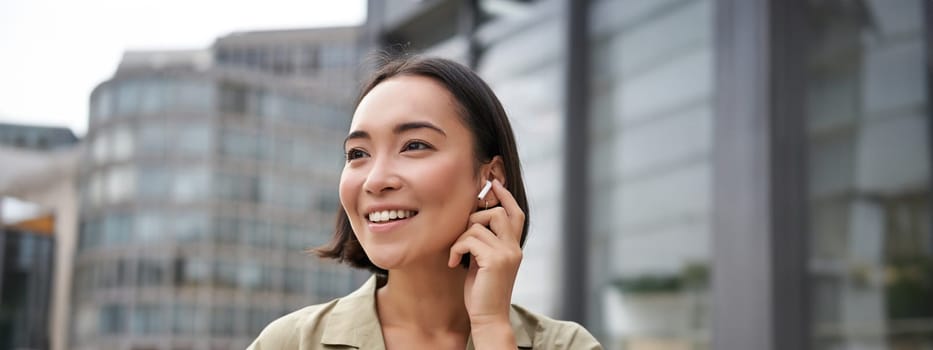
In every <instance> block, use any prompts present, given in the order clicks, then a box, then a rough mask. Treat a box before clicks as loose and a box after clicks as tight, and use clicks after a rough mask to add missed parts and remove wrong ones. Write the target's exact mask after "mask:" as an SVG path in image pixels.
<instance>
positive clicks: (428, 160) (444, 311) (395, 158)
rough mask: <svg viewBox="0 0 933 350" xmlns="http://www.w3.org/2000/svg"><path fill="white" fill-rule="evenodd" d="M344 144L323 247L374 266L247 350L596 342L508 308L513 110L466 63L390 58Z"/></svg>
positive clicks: (513, 253)
mask: <svg viewBox="0 0 933 350" xmlns="http://www.w3.org/2000/svg"><path fill="white" fill-rule="evenodd" d="M344 149H345V151H346V165H345V167H344V170H343V174H342V175H341V178H340V203H341V206H342V211H341V212H340V213H339V214H338V222H337V232H336V234H335V237H334V240H333V241H332V242H331V244H330V245H329V246H328V247H325V248H323V249H319V250H318V251H317V253H318V255H320V256H322V257H328V258H333V259H336V260H338V261H341V262H345V263H348V264H350V265H352V266H356V267H361V268H368V269H370V270H372V271H373V272H375V276H374V277H373V278H371V279H370V280H369V281H368V282H367V283H366V284H364V285H363V286H362V287H361V288H360V289H359V290H357V291H356V292H353V293H351V294H350V295H348V296H346V297H343V298H340V299H337V300H334V301H331V302H328V303H325V304H320V305H314V306H310V307H307V308H304V309H302V310H299V311H296V312H293V313H291V314H289V315H286V316H283V317H282V318H280V319H278V320H276V321H274V322H273V323H271V324H270V325H269V326H267V327H266V329H265V330H263V331H262V333H261V334H260V335H259V337H258V338H257V339H256V340H255V341H254V342H253V344H252V345H251V346H250V348H251V349H256V350H259V349H267V350H268V349H330V348H335V349H336V348H340V349H345V348H360V349H383V348H385V349H464V348H467V349H471V348H475V349H515V348H516V347H518V348H536V349H547V348H561V349H598V348H600V346H599V343H597V342H596V340H595V339H594V338H593V337H592V336H591V335H590V334H589V333H588V332H587V331H586V330H585V329H583V328H582V327H580V326H579V325H577V324H575V323H572V322H562V321H555V320H552V319H549V318H547V317H544V316H541V315H537V314H534V313H532V312H530V311H527V310H525V309H523V308H521V307H519V306H514V305H511V302H510V301H511V296H512V286H513V284H514V282H515V276H516V274H517V272H518V267H519V263H520V262H521V259H522V251H521V246H522V245H523V243H524V241H525V235H526V233H527V230H528V220H527V217H528V215H527V213H528V204H527V200H526V198H525V189H524V185H523V182H522V175H521V169H520V166H519V159H518V152H517V150H516V147H515V140H514V136H513V135H512V129H511V126H510V125H509V121H508V119H507V117H506V114H505V111H504V110H503V108H502V106H501V104H500V103H499V101H498V99H497V98H496V96H495V95H494V94H493V92H492V90H491V89H490V88H489V87H488V86H487V85H486V84H485V83H484V82H483V81H482V80H481V79H480V78H479V77H478V76H477V75H476V74H475V73H473V72H472V71H471V70H470V69H468V68H466V67H464V66H462V65H460V64H457V63H455V62H452V61H448V60H444V59H436V58H421V57H407V58H402V59H397V60H394V61H390V62H388V63H387V64H384V65H383V66H382V68H381V69H380V70H379V71H377V72H376V73H375V74H374V75H373V77H372V79H371V80H370V81H369V82H368V83H367V84H366V85H364V88H363V90H362V94H361V98H360V100H359V102H358V104H357V107H356V111H355V112H354V114H353V121H352V122H351V125H350V133H349V135H348V136H347V138H346V140H345V142H344ZM487 181H489V182H490V183H491V191H483V188H484V187H486V186H485V185H486V184H487ZM480 192H486V193H485V195H483V194H484V193H480ZM477 193H480V196H479V197H478V195H477Z"/></svg>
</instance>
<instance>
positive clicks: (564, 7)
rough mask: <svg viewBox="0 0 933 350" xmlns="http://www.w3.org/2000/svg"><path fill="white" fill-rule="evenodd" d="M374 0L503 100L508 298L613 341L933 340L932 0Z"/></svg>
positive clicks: (632, 346) (894, 348) (887, 345)
mask: <svg viewBox="0 0 933 350" xmlns="http://www.w3.org/2000/svg"><path fill="white" fill-rule="evenodd" d="M389 3H390V4H388V5H386V4H384V3H383V2H381V1H370V3H369V5H370V7H369V9H370V13H369V16H368V18H367V32H368V33H367V38H369V39H370V44H371V45H373V46H375V47H381V48H388V49H394V48H398V47H399V44H403V46H404V47H407V48H408V49H410V50H415V51H421V52H424V53H427V54H430V55H440V56H445V57H449V58H452V59H455V60H458V61H460V62H463V63H466V64H470V65H472V66H473V67H474V68H475V69H476V70H477V71H478V72H479V73H480V75H481V76H483V77H484V79H486V80H487V81H488V82H489V83H490V85H491V86H492V87H493V89H494V90H495V91H496V93H497V94H498V95H499V97H500V98H501V100H502V102H503V104H504V106H505V108H506V110H507V112H508V113H509V115H510V117H511V118H512V123H513V128H514V129H515V132H516V134H517V135H516V136H517V138H518V143H519V144H518V146H519V151H520V154H521V157H522V162H523V167H524V170H525V176H526V186H527V190H528V196H529V200H530V207H531V210H530V211H531V220H532V222H531V230H530V232H529V240H528V241H527V244H526V246H525V260H524V261H523V264H522V267H521V271H520V272H519V276H518V280H517V282H516V283H517V285H516V287H515V291H514V296H513V297H514V301H515V302H516V303H519V304H523V305H525V306H528V307H529V308H531V309H533V310H536V311H539V312H542V313H544V314H548V315H551V316H554V317H559V318H565V319H572V320H575V321H577V322H580V323H582V324H584V325H585V326H586V327H587V328H588V329H589V330H590V331H591V332H593V333H594V334H595V335H596V336H597V337H598V338H599V339H600V340H601V341H602V342H603V344H604V346H605V347H606V348H608V349H627V350H656V349H663V350H681V349H684V350H686V349H690V350H694V349H724V350H731V349H735V350H740V349H741V350H746V349H763V350H768V349H773V350H784V349H814V350H817V349H820V350H822V349H827V350H828V349H832V350H836V349H884V350H900V349H930V348H931V347H933V308H931V303H930V301H931V300H933V289H931V287H930V286H931V285H933V270H931V266H933V265H931V263H930V262H931V258H933V232H931V226H930V217H931V213H933V212H931V208H930V196H931V192H930V184H931V177H930V168H931V152H930V151H931V144H933V142H931V139H930V131H931V122H930V119H931V112H930V96H931V93H930V86H931V81H930V79H931V78H930V76H931V73H930V72H931V67H930V63H929V62H930V52H931V48H930V46H929V45H930V44H929V43H930V42H931V38H930V33H931V31H930V28H931V24H930V13H931V5H930V3H929V2H924V1H920V0H907V1H883V0H860V1H816V0H794V1H767V0H753V1H743V0H660V1H653V0H652V1H641V0H590V1H559V0H552V1H548V0H540V1H444V0H437V1H427V2H421V3H418V4H410V3H405V4H401V2H399V3H398V4H396V5H397V6H392V5H391V3H393V2H389ZM439 18H443V19H444V21H441V20H439ZM439 23H445V25H446V26H447V27H444V28H437V26H438V25H440V24H439ZM430 26H433V27H431V28H435V29H434V30H432V31H428V30H426V29H425V28H427V27H430ZM429 33H430V34H429ZM438 33H446V34H444V35H440V34H438ZM580 72H584V73H583V74H580ZM581 159H583V160H582V161H581ZM581 208H582V209H581ZM577 241H582V242H577ZM581 243H582V244H581Z"/></svg>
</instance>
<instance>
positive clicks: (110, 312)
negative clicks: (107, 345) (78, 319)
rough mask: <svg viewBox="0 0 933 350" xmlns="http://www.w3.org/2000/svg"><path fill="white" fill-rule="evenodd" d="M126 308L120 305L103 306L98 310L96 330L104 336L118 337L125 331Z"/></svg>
mask: <svg viewBox="0 0 933 350" xmlns="http://www.w3.org/2000/svg"><path fill="white" fill-rule="evenodd" d="M125 325H126V308H125V307H124V306H123V305H120V304H109V305H104V306H103V307H101V308H100V315H99V318H98V328H99V329H100V333H101V334H104V335H120V334H122V333H123V332H125V331H126V328H125Z"/></svg>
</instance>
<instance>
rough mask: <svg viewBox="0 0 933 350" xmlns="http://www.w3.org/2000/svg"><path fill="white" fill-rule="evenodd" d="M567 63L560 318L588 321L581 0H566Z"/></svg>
mask: <svg viewBox="0 0 933 350" xmlns="http://www.w3.org/2000/svg"><path fill="white" fill-rule="evenodd" d="M564 6H565V8H566V10H567V11H565V13H566V16H567V20H566V23H567V24H566V26H567V27H566V28H567V29H566V36H565V39H566V40H567V44H566V47H567V65H566V71H565V75H564V81H565V82H566V84H565V89H566V90H565V94H566V95H565V96H566V97H565V103H564V142H565V147H564V149H572V150H574V152H573V153H572V154H570V153H568V154H567V155H565V156H564V164H563V172H564V173H563V196H562V197H563V199H564V203H563V208H564V217H563V230H562V231H563V247H564V264H563V283H562V284H561V285H562V286H563V293H561V300H562V303H561V309H560V313H561V315H560V317H561V318H563V319H565V320H570V321H575V322H578V323H581V324H586V321H587V312H586V311H587V300H589V298H588V297H589V296H590V295H588V294H587V289H588V288H587V287H588V286H589V281H588V278H587V275H588V274H589V269H588V268H587V262H588V261H589V254H588V253H587V247H588V246H589V236H590V232H589V231H590V227H589V224H588V222H587V215H586V213H587V206H588V202H589V197H588V196H587V191H586V189H588V188H590V186H589V184H588V181H589V178H590V177H589V174H588V172H589V166H588V161H587V159H588V154H589V147H588V141H587V136H588V132H587V131H588V130H589V123H588V120H589V111H588V110H589V108H588V107H589V91H588V90H589V74H590V72H589V49H590V47H589V46H590V45H589V33H588V31H589V30H588V29H589V18H588V17H589V8H590V2H589V1H585V0H566V1H565V2H564Z"/></svg>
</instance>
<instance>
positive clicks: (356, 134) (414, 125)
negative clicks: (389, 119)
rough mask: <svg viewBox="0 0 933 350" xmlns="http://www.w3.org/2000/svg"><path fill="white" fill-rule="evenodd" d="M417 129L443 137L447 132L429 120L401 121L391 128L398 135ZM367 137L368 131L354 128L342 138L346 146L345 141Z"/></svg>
mask: <svg viewBox="0 0 933 350" xmlns="http://www.w3.org/2000/svg"><path fill="white" fill-rule="evenodd" d="M417 129H429V130H434V131H436V132H438V133H439V134H441V135H444V137H447V133H446V132H444V130H442V129H441V128H439V127H437V126H436V125H434V124H431V123H429V122H422V121H419V122H407V123H401V124H399V125H396V126H395V128H393V129H392V132H393V133H395V134H396V135H398V134H401V133H403V132H406V131H411V130H417ZM369 138H370V136H369V133H368V132H365V131H363V130H356V131H353V132H351V133H350V134H349V135H347V138H346V139H344V140H343V146H344V148H346V146H347V142H348V141H350V140H353V139H369Z"/></svg>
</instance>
